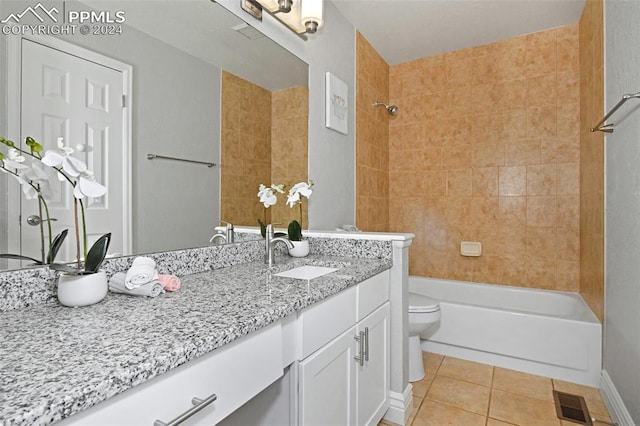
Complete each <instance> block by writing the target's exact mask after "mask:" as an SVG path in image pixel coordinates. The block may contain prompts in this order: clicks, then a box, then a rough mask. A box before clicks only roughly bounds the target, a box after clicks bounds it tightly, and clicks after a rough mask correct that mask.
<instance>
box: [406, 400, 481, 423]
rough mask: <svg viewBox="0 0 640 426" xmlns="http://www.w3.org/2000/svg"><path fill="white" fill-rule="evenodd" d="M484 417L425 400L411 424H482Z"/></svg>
mask: <svg viewBox="0 0 640 426" xmlns="http://www.w3.org/2000/svg"><path fill="white" fill-rule="evenodd" d="M485 422H486V417H485V416H481V415H479V414H474V413H470V412H469V411H464V410H461V409H459V408H455V407H450V406H448V405H444V404H439V403H437V402H435V401H429V400H425V401H424V402H423V403H422V406H421V407H420V411H418V415H417V416H416V418H415V419H414V420H413V423H412V426H484V425H485Z"/></svg>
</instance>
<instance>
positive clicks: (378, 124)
mask: <svg viewBox="0 0 640 426" xmlns="http://www.w3.org/2000/svg"><path fill="white" fill-rule="evenodd" d="M356 78H357V81H356V91H357V94H356V97H357V99H356V226H358V227H359V228H360V229H362V230H364V231H370V232H386V231H388V230H389V229H388V226H389V122H390V120H393V119H394V118H392V117H391V116H390V115H389V114H388V113H387V112H386V110H385V109H384V108H383V107H378V108H374V107H373V102H374V101H380V102H388V100H389V66H388V65H387V63H386V62H385V61H384V59H382V57H381V56H380V55H379V54H378V52H376V51H375V49H373V47H372V46H371V45H370V44H369V42H368V41H367V40H366V39H365V38H364V37H363V36H362V34H360V33H357V34H356Z"/></svg>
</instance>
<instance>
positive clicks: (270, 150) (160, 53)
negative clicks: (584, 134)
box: [0, 0, 308, 269]
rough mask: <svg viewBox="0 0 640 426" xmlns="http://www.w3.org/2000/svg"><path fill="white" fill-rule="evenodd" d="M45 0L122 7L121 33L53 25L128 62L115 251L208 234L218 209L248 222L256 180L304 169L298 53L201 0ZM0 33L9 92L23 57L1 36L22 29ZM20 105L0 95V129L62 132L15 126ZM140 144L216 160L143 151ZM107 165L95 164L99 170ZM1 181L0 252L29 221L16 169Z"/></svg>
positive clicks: (201, 240)
mask: <svg viewBox="0 0 640 426" xmlns="http://www.w3.org/2000/svg"><path fill="white" fill-rule="evenodd" d="M49 3H50V4H51V5H57V6H58V9H59V10H66V11H67V12H68V11H70V10H76V11H78V10H89V9H90V8H92V9H94V10H98V11H117V10H121V11H124V12H125V16H126V22H125V23H124V24H123V25H122V34H119V35H111V36H107V35H87V36H82V35H80V34H75V35H64V36H56V39H59V40H63V41H65V42H67V43H69V44H71V45H74V46H79V47H81V48H83V49H86V50H87V51H90V52H95V53H96V54H99V55H103V56H104V57H107V58H110V59H113V60H115V61H117V62H120V63H123V64H126V65H130V66H131V69H132V84H131V93H130V97H129V98H128V99H127V103H126V107H125V109H127V108H129V109H130V111H131V120H132V121H131V148H130V152H129V155H128V156H129V158H124V161H123V164H126V163H127V161H130V163H131V170H124V171H123V173H127V172H128V173H130V174H131V182H132V184H131V187H130V194H129V195H128V197H129V198H128V199H129V200H130V202H129V203H127V202H126V200H127V197H126V196H124V197H123V199H124V200H125V203H124V206H123V211H122V212H120V213H119V214H120V215H121V216H122V217H124V218H125V220H126V217H127V215H130V218H131V219H130V231H129V232H130V235H129V236H130V240H131V244H130V245H129V247H126V246H125V247H123V248H122V249H119V250H118V251H117V253H120V254H136V253H148V252H155V251H165V250H173V249H180V248H189V247H196V246H203V245H207V244H209V239H210V238H211V236H212V235H213V233H214V232H215V231H214V227H215V226H217V225H218V224H219V220H227V221H229V222H232V223H234V224H236V223H237V224H238V225H252V226H254V225H256V220H257V219H258V218H260V217H262V213H263V212H262V207H261V205H260V204H259V203H258V199H257V197H256V193H257V187H258V184H259V183H265V184H267V183H270V182H271V181H279V182H283V183H284V182H286V183H295V182H297V181H300V180H306V179H307V136H306V135H307V122H308V119H307V114H308V112H307V111H308V105H307V103H308V101H307V99H308V95H307V74H308V72H307V64H306V63H304V62H303V61H301V60H300V59H298V58H296V57H295V56H293V55H292V54H291V53H289V52H288V51H286V50H285V49H283V48H282V47H280V46H278V45H277V44H276V43H274V42H273V41H271V40H269V39H268V38H266V37H264V36H263V35H262V34H261V33H259V32H257V31H255V30H253V29H252V28H251V27H247V25H246V24H245V23H244V22H243V21H241V20H240V19H239V18H237V17H236V16H235V15H233V14H231V13H230V12H228V11H227V10H226V9H224V8H223V7H221V6H220V5H218V4H216V3H212V2H210V1H202V0H200V1H191V0H176V1H164V2H157V3H153V7H152V8H150V7H149V6H150V4H151V3H150V2H145V1H93V0H85V1H82V2H78V1H66V2H64V4H63V2H62V1H59V2H56V1H51V2H48V4H49ZM24 6H25V2H23V1H13V2H12V1H4V0H3V1H2V2H1V3H0V17H2V19H4V18H5V17H6V16H9V14H10V13H20V12H22V10H23V9H24ZM63 6H64V9H63ZM151 9H152V10H151ZM26 36H27V38H29V34H26ZM0 37H1V38H2V40H0V56H2V57H3V58H4V57H7V58H8V59H9V60H8V61H6V62H5V61H2V62H0V67H1V68H2V71H3V72H2V74H3V77H2V79H1V80H0V95H1V96H2V98H3V100H5V101H7V100H8V99H9V100H11V99H10V98H9V92H10V89H9V87H10V85H11V84H12V83H13V82H11V81H9V78H10V77H6V76H7V74H8V73H7V72H5V71H7V70H8V69H17V70H20V67H21V64H20V63H16V62H15V60H16V59H15V57H13V56H11V54H12V51H11V49H10V48H9V49H8V48H7V46H8V45H10V44H11V43H13V45H14V46H15V45H17V46H20V44H21V43H22V41H21V40H9V38H11V37H13V38H21V37H20V36H15V35H0ZM31 38H32V39H33V37H31ZM32 41H33V40H32ZM36 42H37V40H36ZM16 43H17V44H16ZM18 59H19V57H18ZM12 61H13V62H12ZM18 72H19V71H18ZM26 83H28V80H26ZM257 93H259V94H260V95H259V96H257V97H255V98H254V97H253V96H254V95H256V94H257ZM244 96H248V97H247V98H245V97H244ZM227 101H228V102H229V104H228V105H226V104H225V103H226V102H227ZM7 104H8V105H9V111H7V110H5V106H6V105H7ZM20 111H21V107H20V104H19V103H18V105H17V106H16V105H15V103H14V104H11V103H10V102H8V101H7V102H3V105H2V106H0V115H1V116H2V120H0V136H4V137H7V138H9V139H12V140H14V141H16V142H18V141H24V138H25V136H27V135H30V136H34V137H37V138H38V139H39V141H40V142H41V143H43V145H45V146H48V147H54V146H55V142H56V137H55V136H60V135H55V133H56V132H49V133H46V132H45V133H41V134H36V133H37V132H34V129H28V128H24V127H23V128H20V125H19V124H17V123H20ZM5 118H6V119H5ZM5 126H6V127H5ZM65 136H67V137H68V139H69V140H68V142H69V144H71V145H72V146H76V145H77V144H78V143H86V138H87V136H86V135H80V136H76V137H73V138H72V137H71V136H70V135H65ZM111 136H113V135H111ZM73 139H75V140H73ZM118 142H120V141H118ZM94 149H97V150H99V149H100V146H95V147H94ZM149 153H152V154H158V155H165V156H172V157H178V158H188V159H194V160H200V161H211V162H214V163H217V164H218V166H217V167H215V168H211V169H210V168H208V167H206V166H203V165H197V164H190V163H182V162H177V161H171V160H153V161H149V160H147V154H149ZM117 159H118V161H120V157H117ZM111 160H113V158H111ZM110 171H111V170H110V169H106V170H104V176H105V177H106V176H108V175H109V173H110ZM254 172H256V173H255V174H254ZM257 172H259V173H257ZM12 186H13V187H12ZM7 187H9V188H8V189H7ZM109 189H110V190H111V188H109ZM0 191H1V194H2V198H3V203H1V204H0V217H1V220H0V252H2V253H6V252H16V253H20V249H21V246H22V242H21V240H20V235H21V233H22V232H21V230H24V229H25V228H26V226H27V225H26V224H25V223H19V221H18V218H19V217H20V215H21V212H20V208H19V205H20V203H21V202H23V197H21V195H20V193H19V188H18V187H17V184H16V183H15V182H14V180H13V179H8V180H7V179H6V176H5V175H4V174H1V176H0ZM109 194H112V192H111V191H110V192H109ZM4 200H7V202H6V203H5V202H4ZM283 201H284V200H283ZM127 204H128V207H127ZM279 208H283V209H286V210H285V211H284V213H283V215H282V216H277V214H276V210H275V209H273V208H272V212H270V213H271V214H273V217H272V218H270V219H271V221H275V220H274V219H275V218H276V217H278V219H277V220H278V221H281V222H285V221H288V217H287V216H286V214H290V213H291V212H290V211H289V210H290V209H288V208H286V207H285V206H284V203H283V202H282V203H281V205H280V206H279ZM10 214H11V215H12V216H10ZM305 220H306V219H305ZM17 225H19V226H17ZM88 225H89V227H91V226H97V225H95V224H93V225H92V223H91V222H89V223H88ZM9 230H12V232H9ZM108 231H112V232H113V231H114V230H112V229H108ZM92 232H94V231H93V229H90V230H89V233H92ZM98 232H104V231H103V230H102V229H96V230H95V233H98ZM16 236H17V237H16ZM69 241H70V240H69ZM69 241H67V243H69ZM25 254H26V253H25ZM16 266H21V265H15V264H12V265H9V264H8V263H7V262H6V261H4V263H3V261H2V260H0V268H5V269H6V268H7V267H11V268H13V267H16ZM22 266H26V265H22Z"/></svg>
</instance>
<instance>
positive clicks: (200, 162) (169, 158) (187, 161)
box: [147, 154, 217, 167]
mask: <svg viewBox="0 0 640 426" xmlns="http://www.w3.org/2000/svg"><path fill="white" fill-rule="evenodd" d="M155 158H162V159H163V160H176V161H184V162H185V163H196V164H206V165H207V167H213V166H217V164H216V163H209V162H206V161H196V160H187V159H185V158H176V157H167V156H164V155H157V154H147V160H153V159H155Z"/></svg>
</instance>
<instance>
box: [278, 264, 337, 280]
mask: <svg viewBox="0 0 640 426" xmlns="http://www.w3.org/2000/svg"><path fill="white" fill-rule="evenodd" d="M337 270H338V268H327V267H326V266H312V265H304V266H299V267H297V268H293V269H289V270H288V271H284V272H280V273H277V274H273V275H274V276H276V277H285V278H296V279H299V280H312V279H314V278H318V277H321V276H323V275H327V274H330V273H332V272H335V271H337Z"/></svg>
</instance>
